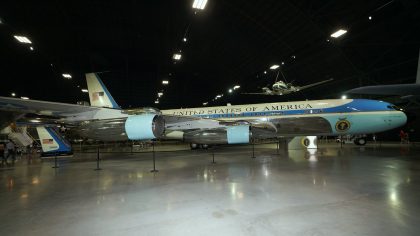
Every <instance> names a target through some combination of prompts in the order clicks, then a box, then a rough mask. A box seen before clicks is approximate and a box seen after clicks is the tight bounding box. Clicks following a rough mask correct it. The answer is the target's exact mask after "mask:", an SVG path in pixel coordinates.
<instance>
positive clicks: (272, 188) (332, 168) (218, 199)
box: [0, 144, 420, 235]
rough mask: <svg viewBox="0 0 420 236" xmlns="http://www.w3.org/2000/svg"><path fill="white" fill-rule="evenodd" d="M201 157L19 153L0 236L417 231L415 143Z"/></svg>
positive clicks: (0, 190)
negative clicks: (56, 157) (45, 157)
mask: <svg viewBox="0 0 420 236" xmlns="http://www.w3.org/2000/svg"><path fill="white" fill-rule="evenodd" d="M210 153H211V152H210V151H202V150H201V151H177V152H160V153H156V158H157V162H156V166H157V169H158V170H159V172H158V173H151V172H150V170H151V168H152V160H151V153H139V154H121V153H120V154H118V153H113V154H102V157H104V159H105V160H104V161H102V162H101V168H103V169H102V170H100V171H94V170H93V169H94V168H95V167H96V163H95V161H94V157H95V154H75V157H74V160H70V159H71V158H70V159H69V158H62V159H60V168H58V169H53V168H51V167H52V165H53V162H51V161H43V162H41V161H40V160H39V159H35V160H34V161H33V162H32V163H28V162H27V160H26V159H25V158H23V159H21V160H18V161H17V162H16V163H15V165H14V166H9V167H3V168H0V180H1V186H0V209H1V211H0V225H1V226H0V235H419V234H420V233H419V232H420V216H419V212H420V147H413V146H407V145H406V146H403V147H400V145H397V144H394V145H385V144H384V145H382V146H381V147H379V146H366V147H362V148H361V147H356V146H354V145H346V146H345V147H344V148H342V149H340V147H339V146H337V145H335V144H328V145H325V144H324V145H321V147H320V148H319V149H318V150H317V151H316V152H315V153H309V152H307V151H289V152H285V151H283V150H281V151H280V153H279V154H276V147H275V145H258V146H256V149H255V153H256V158H255V159H252V158H251V155H252V146H239V147H229V148H223V149H219V150H216V152H215V153H216V154H215V160H216V162H217V163H216V164H212V163H211V155H210ZM86 159H88V160H86Z"/></svg>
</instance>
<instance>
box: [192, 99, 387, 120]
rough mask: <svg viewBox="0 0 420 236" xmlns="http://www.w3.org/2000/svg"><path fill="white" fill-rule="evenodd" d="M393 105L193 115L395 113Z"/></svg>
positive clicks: (364, 101) (355, 102)
mask: <svg viewBox="0 0 420 236" xmlns="http://www.w3.org/2000/svg"><path fill="white" fill-rule="evenodd" d="M390 106H391V104H390V103H387V102H382V101H375V100H368V99H353V101H351V102H349V103H346V104H343V105H340V106H336V107H328V108H313V109H301V110H273V111H255V112H241V113H240V114H241V115H235V114H232V113H227V114H201V115H193V116H196V117H204V118H212V119H215V118H234V117H251V116H274V115H279V116H282V115H304V114H326V113H352V112H369V111H393V110H395V109H394V108H392V107H390Z"/></svg>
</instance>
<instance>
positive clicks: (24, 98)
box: [20, 97, 29, 100]
mask: <svg viewBox="0 0 420 236" xmlns="http://www.w3.org/2000/svg"><path fill="white" fill-rule="evenodd" d="M20 99H23V100H29V98H28V97H20Z"/></svg>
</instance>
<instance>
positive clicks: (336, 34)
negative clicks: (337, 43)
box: [331, 29, 347, 38]
mask: <svg viewBox="0 0 420 236" xmlns="http://www.w3.org/2000/svg"><path fill="white" fill-rule="evenodd" d="M345 33H347V30H344V29H339V30H337V31H336V32H334V33H332V34H331V37H333V38H338V37H341V36H342V35H343V34H345Z"/></svg>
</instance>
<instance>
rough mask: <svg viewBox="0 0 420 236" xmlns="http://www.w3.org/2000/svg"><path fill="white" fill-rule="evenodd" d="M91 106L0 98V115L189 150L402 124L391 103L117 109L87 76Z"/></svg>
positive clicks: (376, 129) (97, 136)
mask: <svg viewBox="0 0 420 236" xmlns="http://www.w3.org/2000/svg"><path fill="white" fill-rule="evenodd" d="M86 79H87V85H88V90H89V98H90V102H91V106H82V105H74V104H65V103H56V102H47V101H37V100H22V99H16V98H9V97H0V110H2V111H7V113H9V114H14V115H15V117H21V116H22V114H25V113H26V114H28V113H30V114H36V115H39V116H42V117H49V119H50V120H52V121H53V122H54V123H55V124H65V125H66V126H68V127H71V128H70V129H71V130H72V132H74V133H76V134H77V135H79V136H80V137H83V138H87V139H95V140H102V141H123V140H151V139H156V138H158V139H180V140H183V141H185V142H189V143H192V144H239V143H249V142H250V141H251V139H253V138H259V139H263V138H275V137H293V136H305V135H347V134H367V133H378V132H382V131H386V130H390V129H394V128H396V127H399V126H402V125H404V124H405V123H406V120H407V118H406V115H405V114H404V113H403V112H401V111H400V110H399V109H398V108H396V107H395V106H393V105H392V104H390V103H386V102H382V101H375V100H365V99H345V100H342V99H340V100H337V99H334V100H317V101H298V102H284V103H263V104H249V105H232V106H218V107H201V108H187V109H173V110H161V111H160V110H157V109H154V108H141V109H131V110H124V109H121V108H120V107H119V106H118V105H117V103H116V102H115V100H114V99H113V97H112V96H111V94H110V93H109V91H108V90H107V88H106V87H105V86H104V84H103V82H102V81H101V79H100V78H99V76H98V75H97V74H94V73H89V74H86Z"/></svg>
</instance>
